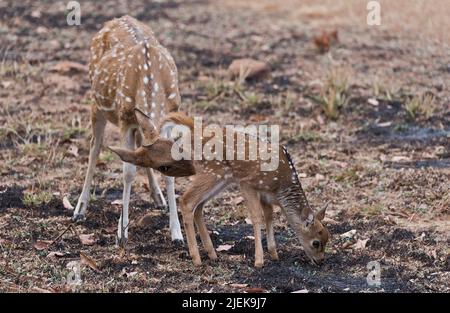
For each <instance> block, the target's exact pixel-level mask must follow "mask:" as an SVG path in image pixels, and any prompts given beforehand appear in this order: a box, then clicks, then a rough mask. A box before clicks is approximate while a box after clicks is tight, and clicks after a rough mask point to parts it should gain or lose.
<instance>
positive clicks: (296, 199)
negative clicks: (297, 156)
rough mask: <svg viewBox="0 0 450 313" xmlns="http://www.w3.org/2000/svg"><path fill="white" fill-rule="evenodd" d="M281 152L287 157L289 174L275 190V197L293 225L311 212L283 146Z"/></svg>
mask: <svg viewBox="0 0 450 313" xmlns="http://www.w3.org/2000/svg"><path fill="white" fill-rule="evenodd" d="M283 152H284V156H285V157H286V159H287V162H288V165H289V169H290V172H291V175H290V177H289V178H288V179H287V180H286V181H285V183H284V184H282V186H281V188H280V189H279V191H278V192H277V199H278V202H279V203H280V206H281V207H282V208H283V211H284V212H285V214H286V217H287V219H288V221H289V223H291V224H293V225H295V224H297V223H299V222H300V220H301V219H304V218H306V217H308V216H310V215H311V214H312V213H313V212H312V209H311V207H310V205H309V203H308V200H307V198H306V195H305V192H304V191H303V188H302V185H301V183H300V180H299V178H298V174H297V170H296V169H295V166H294V162H293V161H292V158H291V156H290V154H289V153H288V151H287V150H286V148H284V147H283Z"/></svg>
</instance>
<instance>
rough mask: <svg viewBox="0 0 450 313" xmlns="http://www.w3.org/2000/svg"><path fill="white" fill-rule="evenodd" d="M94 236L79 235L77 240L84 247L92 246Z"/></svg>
mask: <svg viewBox="0 0 450 313" xmlns="http://www.w3.org/2000/svg"><path fill="white" fill-rule="evenodd" d="M94 236H95V234H94V233H92V234H80V235H79V236H78V238H80V241H81V244H82V245H85V246H92V245H93V244H94V243H95V238H94Z"/></svg>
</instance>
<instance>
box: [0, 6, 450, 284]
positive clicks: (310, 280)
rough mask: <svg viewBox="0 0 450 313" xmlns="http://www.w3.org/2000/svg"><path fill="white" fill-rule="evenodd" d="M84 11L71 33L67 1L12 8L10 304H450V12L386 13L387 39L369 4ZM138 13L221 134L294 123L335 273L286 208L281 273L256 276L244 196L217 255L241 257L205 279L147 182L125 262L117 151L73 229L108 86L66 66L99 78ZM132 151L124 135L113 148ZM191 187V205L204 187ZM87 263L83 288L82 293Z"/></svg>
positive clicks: (2, 242) (4, 199)
mask: <svg viewBox="0 0 450 313" xmlns="http://www.w3.org/2000/svg"><path fill="white" fill-rule="evenodd" d="M80 2H81V8H82V24H81V25H80V26H68V25H67V24H66V19H65V15H64V14H65V13H64V12H65V8H64V3H62V2H61V3H59V2H56V3H55V2H53V1H38V2H37V1H20V2H18V1H0V16H1V21H0V34H1V36H0V61H1V63H0V66H1V67H0V86H1V87H0V109H1V114H0V175H1V180H0V229H1V232H0V253H1V258H0V291H2V292H45V291H50V292H64V291H95V292H107V291H117V292H125V291H131V292H133V291H134V292H136V291H144V292H182V291H193V292H207V291H212V292H225V291H227V292H242V291H247V292H256V291H268V292H292V291H298V290H308V291H310V292H327V291H331V292H383V291H384V292H448V291H449V290H450V284H449V281H450V274H449V265H450V264H449V252H450V251H449V248H448V247H449V215H448V214H449V207H450V193H449V186H450V145H449V138H450V104H449V99H450V93H449V90H448V82H449V81H450V65H449V64H450V53H449V49H448V43H449V38H448V36H447V37H446V34H445V33H444V31H443V29H448V27H446V26H445V25H446V24H445V23H448V18H446V16H448V12H450V7H449V5H448V3H446V2H445V1H440V0H437V1H435V2H434V1H433V7H430V6H427V5H426V4H423V3H422V2H420V1H416V2H414V1H411V2H408V5H404V6H402V4H401V3H400V2H402V1H396V2H395V4H393V3H387V2H383V1H382V2H383V3H382V9H383V10H384V11H383V12H384V15H383V24H382V26H380V27H368V26H367V25H366V22H365V20H366V13H367V12H366V11H365V10H366V9H365V5H364V6H361V5H360V4H358V2H357V1H345V2H344V1H333V6H330V5H329V4H330V1H323V3H321V4H318V2H317V1H314V2H312V1H302V2H301V3H299V2H297V1H294V0H285V1H280V2H276V3H275V4H274V3H273V2H269V1H246V2H245V4H243V3H242V2H240V1H222V2H208V1H201V0H198V1H196V0H190V1H161V2H158V3H149V2H145V1H133V3H132V4H131V2H130V3H129V5H124V4H120V3H119V2H116V1H101V2H98V1H95V2H94V1H80ZM397 3H398V4H397ZM411 3H412V4H411ZM327 4H328V5H327ZM421 13H423V14H421ZM123 14H129V15H132V16H135V17H137V18H139V19H140V20H142V21H144V22H146V23H148V24H149V25H150V26H151V27H152V28H153V29H154V31H155V33H156V34H157V37H158V38H159V39H160V41H161V43H162V44H163V45H165V46H166V47H167V48H168V49H169V51H170V52H171V53H172V54H173V56H174V59H175V60H176V63H177V65H178V68H179V74H180V82H181V83H180V90H181V93H182V99H183V108H182V109H183V110H185V111H187V112H189V113H190V114H192V115H194V114H197V115H201V116H203V117H204V118H205V119H207V120H208V121H210V122H219V123H221V124H225V123H231V122H238V123H242V124H247V123H270V124H278V125H280V128H281V134H282V142H283V143H284V144H286V145H287V146H288V147H289V150H290V152H291V153H292V154H293V157H294V161H295V162H296V166H297V169H298V171H299V173H300V177H301V178H300V179H301V181H302V184H303V186H304V189H305V191H306V193H307V196H308V198H309V201H310V203H311V204H312V205H313V206H314V207H320V206H322V205H324V204H325V203H327V202H329V201H330V207H329V211H328V216H327V219H326V224H327V225H328V227H329V229H330V231H331V233H332V239H331V242H330V244H329V246H328V248H327V260H326V262H325V264H323V265H322V266H321V267H316V266H313V265H311V264H310V263H309V262H308V261H307V259H306V257H305V256H304V253H303V251H302V249H301V247H300V245H299V243H298V242H297V240H296V239H295V237H294V235H293V232H292V231H291V230H290V229H289V228H288V227H287V224H286V221H285V219H284V217H283V216H282V215H281V213H280V212H279V211H278V212H277V213H276V219H277V224H276V234H277V235H276V236H277V242H278V251H279V256H280V261H278V262H273V261H271V260H270V259H269V257H268V255H266V258H265V262H266V263H265V266H264V267H263V268H262V269H255V268H254V267H253V251H254V248H253V240H252V237H251V236H252V227H251V225H248V224H247V223H246V221H245V219H246V213H245V212H246V211H245V207H244V205H243V203H242V199H241V197H240V196H239V194H237V193H236V192H234V191H233V190H230V191H227V192H225V193H224V194H222V195H221V196H219V197H217V198H216V199H214V200H212V201H210V203H209V204H208V205H207V207H206V208H205V213H206V219H207V225H208V228H209V229H210V230H211V231H212V238H213V241H214V244H215V246H216V247H218V246H221V245H222V246H224V245H229V246H228V248H229V249H228V250H225V251H220V252H218V255H219V260H218V261H216V262H211V261H209V260H207V257H206V255H205V254H203V255H202V257H203V260H204V264H203V265H202V266H201V267H198V268H196V267H194V266H193V265H192V263H191V261H190V258H189V256H188V252H187V247H186V246H183V245H175V244H173V243H172V242H171V241H170V234H169V229H168V212H167V211H165V210H161V209H157V208H154V207H153V206H152V203H151V201H150V200H149V198H150V197H149V195H148V185H147V182H146V179H145V177H144V175H143V173H141V172H140V173H139V174H138V177H137V179H136V182H135V184H134V186H133V192H132V203H131V210H130V211H131V212H130V218H131V221H132V224H131V226H130V241H129V244H128V247H127V250H126V251H121V250H119V249H118V248H116V247H115V232H116V226H117V221H118V217H119V208H120V205H117V204H115V203H116V202H115V200H117V199H120V198H121V178H120V177H121V163H120V162H119V160H118V159H117V158H116V157H115V156H114V155H112V154H111V153H109V152H107V151H106V150H103V151H102V153H101V155H100V160H99V162H98V164H97V165H98V166H97V172H96V176H95V181H94V185H95V188H94V190H93V195H92V201H91V204H90V207H89V211H88V215H87V221H86V222H84V223H83V224H73V225H72V226H71V220H70V217H71V214H72V212H71V211H70V210H69V209H67V208H66V207H67V205H65V204H64V203H63V198H67V199H68V200H69V202H71V203H72V205H75V204H76V201H77V197H78V195H79V194H80V192H81V187H82V183H83V179H84V174H85V170H86V166H87V158H88V152H89V150H88V147H89V138H90V131H89V111H90V109H89V105H90V101H91V100H90V95H89V88H90V87H89V81H88V78H87V73H86V72H85V71H84V70H83V69H82V68H81V69H76V68H75V69H73V68H69V69H68V70H67V71H65V70H64V69H61V67H59V68H58V67H57V68H56V69H55V68H54V67H55V65H56V64H58V62H63V61H74V62H77V63H81V64H84V65H85V64H87V62H88V59H89V42H90V39H91V37H92V36H93V34H94V33H95V32H96V31H97V30H98V29H100V28H101V25H102V24H103V23H104V22H105V21H107V20H109V19H111V18H113V17H117V16H121V15H123ZM427 14H428V15H427ZM424 15H425V16H428V17H429V16H432V17H433V18H432V20H433V21H435V22H436V24H433V23H428V22H427V23H425V22H424V20H423V16H424ZM407 17H408V18H407ZM421 23H422V24H421ZM436 25H440V26H439V27H437V26H436ZM447 26H448V25H447ZM324 30H325V31H332V30H337V31H338V33H339V41H338V42H337V43H334V44H333V45H332V47H331V49H330V51H329V52H327V53H320V52H319V51H318V49H317V47H316V46H315V45H314V40H313V39H314V37H315V36H317V35H320V34H321V32H322V31H324ZM241 57H251V58H255V59H260V60H263V61H266V62H268V63H269V64H270V67H271V73H270V75H269V76H267V77H263V78H261V79H259V80H252V81H247V82H236V81H231V80H229V79H228V78H227V77H226V76H225V75H224V73H225V72H226V68H227V66H228V65H229V64H230V63H231V61H232V60H233V59H236V58H241ZM332 72H334V73H338V74H336V75H338V76H337V79H340V78H343V77H345V79H346V80H348V84H347V86H346V88H345V94H346V96H348V99H349V100H348V101H347V103H346V104H345V105H343V106H342V107H341V108H339V109H338V110H337V115H336V117H335V118H330V117H327V116H326V115H325V114H324V111H323V109H322V107H321V104H320V101H319V100H317V99H318V97H320V95H321V92H323V90H326V89H324V88H325V87H324V86H326V81H327V79H328V78H330V77H334V79H336V76H330V73H332ZM421 95H431V96H432V97H433V99H434V100H433V101H432V102H431V103H424V102H421V103H419V105H418V106H419V109H417V111H415V114H413V116H412V115H411V114H410V113H408V109H407V107H408V106H407V103H409V102H410V100H411V99H412V98H414V97H418V96H419V97H420V96H421ZM374 100H376V101H374ZM117 140H118V136H117V132H115V130H114V128H113V127H110V128H109V129H108V130H107V138H106V144H109V143H114V142H117ZM177 182H178V183H177V194H181V193H182V191H183V190H184V189H185V187H186V185H187V183H188V182H189V180H188V179H184V178H183V179H178V180H177ZM143 217H145V219H143V220H142V218H143ZM349 231H352V232H351V235H349V236H341V235H342V234H345V233H347V232H349ZM82 235H87V236H82ZM80 236H81V237H82V238H83V241H81V240H80V239H79V238H80ZM264 244H265V242H264ZM80 253H82V254H81V255H80ZM85 256H87V257H85ZM80 258H81V260H82V261H83V262H82V265H81V279H82V284H81V285H71V284H67V283H66V280H67V277H68V275H69V276H70V271H69V269H68V265H70V264H74V262H78V261H80ZM371 261H377V262H379V264H380V266H381V286H380V287H379V288H375V287H371V286H369V285H368V284H367V282H366V276H367V275H368V273H369V270H368V269H367V264H368V263H369V262H371Z"/></svg>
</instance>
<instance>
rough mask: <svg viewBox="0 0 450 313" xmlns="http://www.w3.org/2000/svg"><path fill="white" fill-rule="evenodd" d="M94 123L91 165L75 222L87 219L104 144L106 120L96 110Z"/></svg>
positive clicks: (76, 209)
mask: <svg viewBox="0 0 450 313" xmlns="http://www.w3.org/2000/svg"><path fill="white" fill-rule="evenodd" d="M91 122H92V139H91V145H90V150H89V163H88V169H87V172H86V177H85V179H84V185H83V191H82V192H81V195H80V197H79V198H78V203H77V206H76V207H75V210H74V212H73V220H74V221H83V220H84V219H85V214H86V208H87V205H88V203H89V196H90V191H91V185H92V179H93V177H94V171H95V165H96V163H97V158H98V154H99V153H100V148H101V146H102V143H103V134H104V132H105V126H106V119H105V117H104V116H103V114H101V113H100V112H98V111H97V110H96V109H95V108H93V109H92V113H91Z"/></svg>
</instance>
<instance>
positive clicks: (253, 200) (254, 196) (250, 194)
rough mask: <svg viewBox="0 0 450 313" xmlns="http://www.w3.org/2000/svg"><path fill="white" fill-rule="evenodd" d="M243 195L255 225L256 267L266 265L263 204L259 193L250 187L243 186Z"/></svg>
mask: <svg viewBox="0 0 450 313" xmlns="http://www.w3.org/2000/svg"><path fill="white" fill-rule="evenodd" d="M241 190H242V194H243V196H244V198H245V200H246V202H247V206H248V208H249V210H250V217H251V220H252V224H253V233H254V236H255V267H262V266H263V265H264V251H263V247H262V241H261V221H262V218H261V217H262V216H261V215H262V214H261V204H260V200H259V197H258V193H257V192H256V191H255V190H253V189H252V188H250V187H245V186H241Z"/></svg>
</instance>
